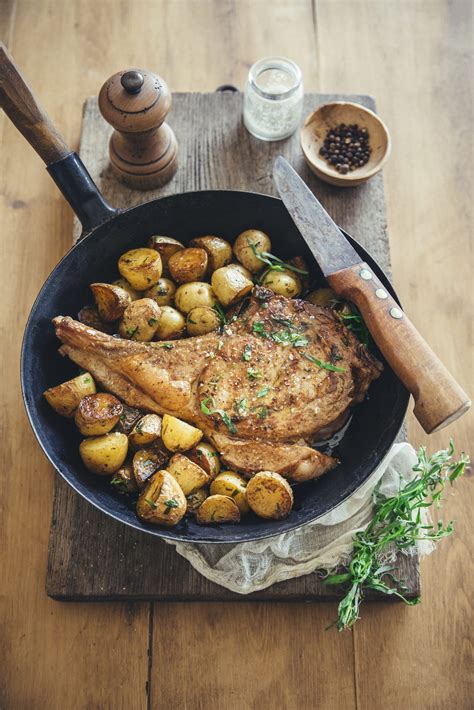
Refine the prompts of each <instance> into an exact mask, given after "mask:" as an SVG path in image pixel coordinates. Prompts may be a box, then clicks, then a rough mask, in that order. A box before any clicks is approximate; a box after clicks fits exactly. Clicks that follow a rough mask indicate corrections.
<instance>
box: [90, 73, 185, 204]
mask: <svg viewBox="0 0 474 710" xmlns="http://www.w3.org/2000/svg"><path fill="white" fill-rule="evenodd" d="M170 108H171V93H170V90H169V89H168V86H167V85H166V83H165V82H164V81H163V79H162V78H161V77H159V76H157V75H156V74H152V73H151V72H147V71H143V70H142V69H132V70H129V71H120V72H118V73H117V74H114V75H113V76H111V77H110V79H107V81H106V82H105V84H104V85H103V86H102V88H101V90H100V94H99V109H100V112H101V114H102V116H103V117H104V118H105V120H106V121H107V122H108V123H110V124H111V126H113V128H115V131H114V132H113V134H112V137H111V139H110V143H109V155H110V162H111V164H112V167H113V169H114V172H115V173H116V175H117V177H118V178H119V180H121V181H122V182H124V183H125V184H126V185H128V186H129V187H133V188H137V189H139V190H151V189H152V188H155V187H159V186H161V185H164V184H165V183H167V182H168V181H169V180H171V178H172V177H173V175H174V174H175V172H176V168H177V167H178V161H177V150H178V144H177V142H176V137H175V135H174V133H173V131H172V130H171V128H170V127H169V126H168V124H166V123H165V122H164V121H165V118H166V116H167V114H168V112H169V110H170Z"/></svg>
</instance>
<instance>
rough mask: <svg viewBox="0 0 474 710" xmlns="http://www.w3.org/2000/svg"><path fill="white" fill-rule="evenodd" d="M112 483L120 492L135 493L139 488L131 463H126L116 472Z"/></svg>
mask: <svg viewBox="0 0 474 710" xmlns="http://www.w3.org/2000/svg"><path fill="white" fill-rule="evenodd" d="M110 485H111V486H113V487H114V490H116V491H117V492H118V493H135V492H136V491H137V490H138V486H137V482H136V481H135V476H134V475H133V468H132V464H131V463H124V465H123V466H121V467H120V468H119V470H118V471H116V472H115V473H114V477H113V478H112V480H111V481H110Z"/></svg>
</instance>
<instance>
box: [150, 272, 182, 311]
mask: <svg viewBox="0 0 474 710" xmlns="http://www.w3.org/2000/svg"><path fill="white" fill-rule="evenodd" d="M175 293H176V284H175V283H174V282H173V281H171V279H167V278H165V277H164V276H162V277H161V279H160V280H159V281H158V282H157V283H156V284H155V285H154V286H152V287H151V288H149V289H148V291H145V293H144V294H143V295H144V296H145V298H152V299H153V300H154V301H155V303H157V304H158V305H159V306H169V305H170V303H172V302H173V298H174V294H175Z"/></svg>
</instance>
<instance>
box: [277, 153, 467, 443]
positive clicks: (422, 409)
mask: <svg viewBox="0 0 474 710" xmlns="http://www.w3.org/2000/svg"><path fill="white" fill-rule="evenodd" d="M273 177H274V180H275V183H276V186H277V188H278V192H279V193H280V197H281V199H282V200H283V203H284V205H285V207H286V209H287V210H288V213H289V214H290V217H291V218H292V220H293V222H294V223H295V224H296V226H297V228H298V229H299V231H300V233H301V236H302V237H303V239H304V240H305V242H306V243H307V245H308V247H309V248H310V250H311V252H312V254H313V256H314V257H315V259H316V260H317V262H318V264H319V266H320V267H321V270H322V272H323V274H324V276H325V277H326V279H327V282H328V284H329V286H330V287H331V288H332V289H333V291H334V292H335V293H336V294H337V295H339V296H341V297H342V298H343V299H345V300H347V301H351V302H352V303H354V304H355V305H356V306H357V308H358V310H359V312H360V314H361V315H362V317H363V319H364V321H365V324H366V325H367V327H368V329H369V331H370V333H371V335H372V337H373V339H374V341H375V342H376V343H377V345H378V347H379V349H380V350H381V352H382V353H383V355H384V356H385V359H386V360H387V362H388V363H389V364H390V366H391V367H392V370H393V371H394V372H395V373H396V375H397V376H398V377H399V379H400V380H401V381H402V382H403V384H404V385H405V387H406V388H407V389H408V391H409V392H410V393H411V394H412V395H413V398H414V400H415V407H414V410H413V411H414V414H415V416H416V418H417V419H418V421H419V422H420V424H421V425H422V427H423V428H424V430H425V431H426V432H427V433H428V434H431V433H432V432H435V431H439V430H440V429H442V428H443V427H445V426H447V425H448V424H451V422H454V421H455V420H456V419H458V418H459V417H460V416H462V415H463V414H464V413H465V412H467V410H468V409H469V407H470V406H471V402H470V400H469V397H468V396H467V394H466V393H465V392H464V390H463V389H462V388H461V387H460V386H459V385H458V383H457V382H456V380H455V379H454V378H453V376H452V375H451V374H450V372H449V371H448V370H447V369H446V368H445V366H444V365H443V363H442V362H441V361H440V360H439V359H438V357H437V356H436V355H435V353H434V352H433V351H432V350H431V348H430V346H429V345H428V343H427V342H426V341H425V340H424V339H423V337H422V336H421V335H420V333H419V332H418V331H417V329H416V328H415V326H414V325H413V323H412V322H411V321H410V320H409V318H408V317H407V316H406V314H405V313H404V312H403V310H402V309H401V308H400V306H399V304H398V303H397V302H396V301H395V300H394V299H393V298H392V297H391V295H390V294H389V293H388V292H387V290H386V289H385V286H384V284H382V282H381V281H380V280H379V279H378V278H377V275H376V274H375V273H374V272H373V270H372V269H371V268H370V267H369V265H368V264H366V263H365V262H364V261H363V260H362V258H361V257H360V256H359V254H358V253H357V251H356V250H355V249H354V248H353V247H352V246H351V244H349V242H348V241H347V239H346V238H345V236H344V235H343V234H342V232H341V230H340V229H339V227H337V225H336V224H335V223H334V222H333V220H332V219H331V217H330V216H329V215H328V213H327V212H326V210H325V209H324V207H323V206H322V205H321V204H320V202H318V200H317V199H316V197H315V196H314V195H313V193H312V192H311V190H310V189H309V188H308V187H307V185H306V184H305V183H304V182H303V180H302V179H301V178H300V177H299V175H298V174H297V173H296V172H295V171H294V170H293V168H292V167H291V166H290V165H289V164H288V163H287V161H286V160H285V159H284V158H283V157H282V156H279V157H278V158H277V159H276V160H275V163H274V168H273Z"/></svg>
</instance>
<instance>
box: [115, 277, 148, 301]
mask: <svg viewBox="0 0 474 710" xmlns="http://www.w3.org/2000/svg"><path fill="white" fill-rule="evenodd" d="M112 286H120V288H123V290H124V291H126V292H127V293H128V294H129V296H130V298H131V299H132V301H136V300H137V299H138V298H141V295H140V293H139V291H137V290H136V289H134V288H132V286H130V284H129V283H128V281H127V279H116V281H113V282H112Z"/></svg>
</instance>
